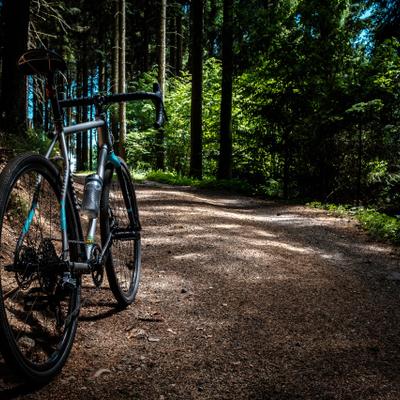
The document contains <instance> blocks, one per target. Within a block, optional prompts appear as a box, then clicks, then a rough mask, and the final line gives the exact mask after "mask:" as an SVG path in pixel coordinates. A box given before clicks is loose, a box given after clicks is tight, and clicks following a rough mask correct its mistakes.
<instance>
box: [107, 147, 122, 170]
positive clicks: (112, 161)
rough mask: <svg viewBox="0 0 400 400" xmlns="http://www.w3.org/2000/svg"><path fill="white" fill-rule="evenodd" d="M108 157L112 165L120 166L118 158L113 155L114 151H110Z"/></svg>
mask: <svg viewBox="0 0 400 400" xmlns="http://www.w3.org/2000/svg"><path fill="white" fill-rule="evenodd" d="M108 159H109V161H110V162H111V163H112V164H113V165H114V167H115V168H120V167H121V161H119V158H118V157H117V156H116V155H115V153H114V152H113V151H111V152H110V153H109V154H108Z"/></svg>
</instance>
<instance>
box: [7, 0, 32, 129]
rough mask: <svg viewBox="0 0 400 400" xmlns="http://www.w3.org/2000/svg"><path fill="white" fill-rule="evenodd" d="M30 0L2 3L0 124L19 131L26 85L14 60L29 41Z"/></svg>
mask: <svg viewBox="0 0 400 400" xmlns="http://www.w3.org/2000/svg"><path fill="white" fill-rule="evenodd" d="M29 6H30V0H19V1H16V0H5V1H4V2H3V20H4V21H5V27H4V28H5V29H4V48H3V60H2V76H1V83H2V88H1V103H0V108H1V110H0V124H1V127H2V128H4V129H7V130H11V131H16V132H17V131H18V130H20V129H22V130H23V131H24V130H25V129H24V128H25V127H26V85H25V79H24V76H23V75H22V74H21V73H20V72H19V71H18V69H17V61H18V59H19V57H20V56H21V54H22V53H23V52H24V51H25V50H26V48H27V43H28V26H29Z"/></svg>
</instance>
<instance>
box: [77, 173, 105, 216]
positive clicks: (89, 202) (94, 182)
mask: <svg viewBox="0 0 400 400" xmlns="http://www.w3.org/2000/svg"><path fill="white" fill-rule="evenodd" d="M102 186H103V180H102V179H101V178H100V176H99V175H97V174H92V175H88V176H87V177H86V179H85V190H84V193H83V201H82V207H81V212H82V214H84V215H87V216H88V217H89V218H96V217H97V214H98V212H99V208H100V194H101V188H102Z"/></svg>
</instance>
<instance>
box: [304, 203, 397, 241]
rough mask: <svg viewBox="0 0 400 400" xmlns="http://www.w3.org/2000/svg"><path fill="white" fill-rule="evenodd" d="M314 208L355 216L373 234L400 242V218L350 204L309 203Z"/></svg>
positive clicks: (383, 238)
mask: <svg viewBox="0 0 400 400" xmlns="http://www.w3.org/2000/svg"><path fill="white" fill-rule="evenodd" d="M307 205H308V206H310V207H313V208H320V209H323V210H327V211H329V212H330V213H331V214H333V215H335V216H339V217H345V216H352V217H355V218H356V219H357V220H358V221H359V222H360V224H361V226H362V227H364V228H365V229H366V230H367V231H368V232H369V233H370V234H371V235H372V236H374V237H376V238H378V239H381V240H387V241H389V242H391V243H394V244H400V219H399V218H398V216H396V217H392V216H389V215H387V214H384V213H382V212H379V211H377V210H375V209H371V208H364V207H353V206H349V205H337V204H328V203H321V202H318V201H314V202H311V203H308V204H307Z"/></svg>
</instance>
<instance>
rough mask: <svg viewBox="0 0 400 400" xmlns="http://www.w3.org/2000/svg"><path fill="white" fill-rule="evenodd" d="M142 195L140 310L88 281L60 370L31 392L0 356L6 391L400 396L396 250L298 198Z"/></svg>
mask: <svg viewBox="0 0 400 400" xmlns="http://www.w3.org/2000/svg"><path fill="white" fill-rule="evenodd" d="M138 197H139V200H140V209H141V216H142V224H143V227H144V232H143V238H144V239H143V278H142V283H141V288H140V290H139V294H138V299H137V301H136V303H135V305H134V306H131V307H129V308H128V309H127V310H125V311H122V312H119V313H118V312H116V311H115V309H114V308H113V304H114V303H113V299H112V297H111V295H110V292H109V290H108V289H107V288H104V289H102V290H100V291H95V290H94V289H92V288H91V287H90V284H89V283H88V284H87V285H86V288H85V289H84V291H83V297H84V298H86V304H85V306H84V308H83V310H82V312H81V321H80V326H79V328H78V335H77V338H76V343H75V345H74V348H73V351H72V354H71V356H70V359H69V361H68V363H67V365H66V367H65V368H64V370H63V373H62V374H61V376H60V377H59V378H57V379H56V380H55V381H54V382H52V383H51V384H49V385H48V386H46V387H45V388H42V389H41V390H39V391H37V392H34V393H32V392H29V390H28V389H25V388H24V387H20V386H18V385H17V386H16V387H15V382H13V379H12V377H11V376H9V375H8V374H7V372H6V370H5V367H4V364H1V363H0V373H1V376H3V379H2V380H0V399H11V398H12V399H13V398H24V399H58V400H59V399H71V400H72V399H81V398H82V399H86V400H90V399H110V400H111V399H160V400H161V399H352V400H354V399H374V400H375V399H399V398H400V266H399V252H398V251H396V250H394V249H393V248H391V247H390V246H386V245H382V244H377V243H375V242H374V241H372V240H371V239H369V238H368V237H367V236H366V235H365V234H364V233H363V232H362V231H361V230H360V229H358V228H357V226H356V224H355V223H354V222H351V221H348V220H345V219H337V218H332V217H329V216H327V214H326V213H325V212H322V211H317V210H310V209H306V208H304V207H299V206H283V205H282V206H281V205H277V204H274V203H268V202H262V201H258V200H253V199H249V198H245V197H241V198H238V197H234V196H229V195H222V194H220V195H218V194H207V193H204V192H191V191H185V190H182V189H176V188H168V187H161V188H160V187H153V186H146V185H145V186H143V187H141V188H139V190H138ZM96 372H97V375H99V376H97V377H95V375H96ZM21 393H23V394H22V395H20V394H21Z"/></svg>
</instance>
